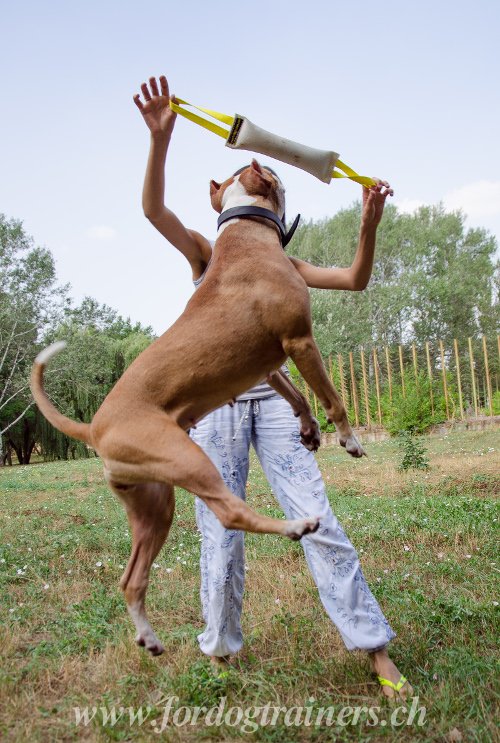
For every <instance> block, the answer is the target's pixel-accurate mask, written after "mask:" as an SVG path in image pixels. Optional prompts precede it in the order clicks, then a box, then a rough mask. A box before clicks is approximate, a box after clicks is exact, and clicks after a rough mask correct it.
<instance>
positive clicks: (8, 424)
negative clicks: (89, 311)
mask: <svg viewBox="0 0 500 743" xmlns="http://www.w3.org/2000/svg"><path fill="white" fill-rule="evenodd" d="M0 266H1V273H0V462H1V463H3V461H4V457H3V450H2V439H3V440H6V441H7V442H8V444H9V445H10V446H12V447H13V448H14V449H15V451H16V453H17V456H18V459H19V461H20V463H21V464H27V463H28V462H29V460H30V456H31V452H32V449H33V446H34V440H35V435H34V431H35V428H36V421H37V414H36V413H35V412H34V411H31V408H32V405H33V402H32V399H31V393H30V391H29V371H30V368H31V364H32V362H33V359H34V357H35V355H36V353H37V350H38V348H39V339H40V336H41V334H42V333H43V332H44V330H45V329H46V328H47V327H49V326H50V325H51V324H52V323H54V322H55V321H56V320H57V318H58V317H60V315H61V313H62V312H63V309H64V306H65V305H66V303H67V287H64V286H63V287H59V286H57V284H56V274H55V266H54V260H53V258H52V255H51V254H50V252H49V251H48V250H46V249H45V248H39V247H35V246H34V244H33V240H32V238H31V237H30V236H29V235H27V234H26V232H25V231H24V229H23V226H22V223H21V222H19V221H18V220H7V219H6V218H5V217H4V216H3V215H0ZM30 411H31V412H30ZM28 413H29V414H28Z"/></svg>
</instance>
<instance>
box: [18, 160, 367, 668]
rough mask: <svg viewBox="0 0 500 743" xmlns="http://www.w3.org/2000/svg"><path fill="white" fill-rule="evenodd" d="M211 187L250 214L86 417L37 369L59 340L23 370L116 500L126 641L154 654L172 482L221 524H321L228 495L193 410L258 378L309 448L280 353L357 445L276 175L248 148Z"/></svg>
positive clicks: (313, 425)
mask: <svg viewBox="0 0 500 743" xmlns="http://www.w3.org/2000/svg"><path fill="white" fill-rule="evenodd" d="M210 197H211V202H212V206H213V208H214V209H215V211H216V212H218V213H219V214H221V215H222V217H224V212H227V210H229V209H232V210H236V209H238V210H240V211H241V207H252V208H253V211H254V214H251V213H249V212H248V210H247V213H242V214H241V215H240V216H238V215H237V213H236V211H232V212H231V215H235V216H231V217H230V218H229V219H227V220H222V221H223V223H221V226H220V227H219V231H218V237H217V241H216V243H215V248H214V251H213V257H212V260H211V262H210V265H209V267H208V269H207V274H206V277H205V280H204V281H203V284H202V285H201V286H200V287H199V289H198V290H197V291H196V292H195V294H194V295H193V297H192V298H191V299H190V301H189V302H188V304H187V306H186V309H185V310H184V312H183V313H182V315H181V316H180V317H179V319H178V320H177V321H176V322H175V323H174V324H173V325H172V326H171V327H170V328H169V329H168V330H167V331H166V332H165V333H164V334H163V335H162V336H161V337H160V338H158V339H157V340H155V341H154V342H153V343H152V344H151V345H150V346H149V347H148V348H147V349H146V350H145V351H143V352H142V353H141V354H140V356H138V358H137V359H136V360H135V361H134V362H133V363H132V364H131V365H130V366H129V368H128V369H127V370H126V371H125V373H124V374H123V376H122V377H121V378H120V379H119V380H118V382H117V383H116V385H115V386H114V388H113V389H112V390H111V391H110V393H109V394H108V395H107V397H106V398H105V400H104V402H103V403H102V405H101V407H100V408H99V410H98V411H97V413H96V414H95V416H94V418H93V420H92V422H91V423H80V422H77V421H73V420H71V419H69V418H67V417H66V416H64V415H62V414H61V413H60V412H59V411H58V410H57V409H56V408H55V406H54V405H53V404H52V402H51V401H50V400H49V398H48V396H47V394H46V392H45V390H44V384H43V374H44V369H45V367H46V365H47V364H48V362H49V361H50V359H51V358H52V357H53V356H55V355H56V354H57V353H59V352H60V351H61V350H62V348H63V347H64V345H65V344H64V343H63V342H59V343H55V344H53V345H52V346H49V347H48V348H46V349H45V350H43V351H42V352H41V353H40V354H39V355H38V356H37V358H36V360H35V363H34V365H33V370H32V379H31V388H32V392H33V396H34V398H35V401H36V403H37V405H38V407H39V408H40V410H41V412H42V413H43V415H44V416H45V417H46V418H47V420H48V421H49V422H50V423H51V424H52V425H53V426H55V427H56V428H57V429H59V430H60V431H62V432H63V433H65V434H66V435H67V436H71V437H73V438H76V439H79V440H81V441H84V442H86V443H87V444H88V445H89V446H92V447H93V448H94V449H95V450H96V452H97V453H98V454H99V456H100V457H101V458H102V460H103V464H104V474H105V478H106V480H107V482H108V484H109V486H110V487H111V489H112V490H113V492H114V493H116V495H118V496H119V498H120V499H121V500H122V501H123V503H124V506H125V509H126V512H127V517H128V520H129V524H130V528H131V533H132V553H131V556H130V559H129V562H128V564H127V567H126V569H125V572H124V574H123V576H122V578H121V581H120V585H121V587H122V589H123V591H124V594H125V598H126V601H127V608H128V611H129V613H130V615H131V617H132V619H133V621H134V624H135V627H136V630H137V636H136V641H137V643H138V644H139V645H141V646H144V647H146V648H147V649H148V650H149V651H150V652H151V653H152V654H153V655H158V654H159V653H161V652H163V647H162V645H161V643H160V641H159V640H158V638H157V637H156V635H155V633H154V631H153V629H152V627H151V625H150V623H149V621H148V619H147V616H146V611H145V596H146V590H147V585H148V579H149V573H150V568H151V565H152V563H153V561H154V559H155V557H156V555H157V554H158V552H159V551H160V549H161V547H162V545H163V543H164V541H165V539H166V537H167V535H168V532H169V529H170V526H171V523H172V518H173V513H174V486H178V487H182V488H184V489H186V490H188V491H190V492H191V493H193V494H194V495H196V496H198V497H199V498H201V499H203V500H204V501H205V503H206V504H207V506H208V507H209V508H211V509H212V511H213V512H214V513H215V515H216V516H217V518H218V519H219V520H220V521H221V523H222V524H223V525H224V527H226V528H228V529H242V530H245V531H250V532H257V533H269V534H281V535H283V536H287V537H290V538H291V539H300V538H301V537H302V536H304V535H305V534H309V533H311V532H314V531H316V529H317V528H318V526H319V520H318V518H317V517H315V516H311V517H308V518H305V519H296V520H286V521H285V520H282V519H275V518H270V517H268V516H263V515H260V514H257V513H255V512H254V511H253V510H252V509H251V508H250V507H249V506H248V505H247V504H246V503H245V502H244V501H242V500H240V499H239V498H237V497H236V496H235V495H233V493H231V491H230V490H229V489H228V488H227V487H226V485H225V484H224V481H223V480H222V478H221V476H220V475H219V473H218V471H217V469H216V468H215V466H214V465H213V464H212V462H211V461H210V460H209V458H208V457H207V456H206V455H205V454H204V452H203V451H202V450H201V449H200V448H199V447H198V446H197V445H196V444H195V443H194V442H193V441H192V440H191V439H190V437H189V435H188V433H187V432H188V430H189V429H190V428H193V427H194V426H196V423H197V421H199V420H200V419H202V418H203V417H204V416H205V415H207V414H208V413H209V412H211V411H212V410H215V409H217V408H219V407H221V406H222V405H224V404H228V403H229V404H231V402H232V401H233V400H234V398H235V397H236V396H238V395H240V394H242V393H243V392H245V391H246V390H248V389H250V388H251V387H253V386H254V385H255V384H257V383H259V382H261V381H262V380H263V379H268V381H269V383H270V384H271V386H273V387H274V388H275V389H276V391H277V392H279V393H280V394H282V395H283V397H285V399H287V400H288V402H290V404H291V405H292V407H293V409H294V412H295V414H296V415H297V416H299V417H300V420H301V437H302V441H303V443H304V444H305V445H306V446H308V447H309V448H311V449H317V448H318V445H319V430H318V426H317V422H316V421H315V420H314V418H313V417H312V414H311V411H310V408H309V406H308V404H307V401H306V400H305V398H304V396H303V395H302V394H301V393H300V392H299V391H298V390H297V389H296V388H295V387H294V386H293V385H292V384H291V382H290V381H289V380H288V379H287V378H286V376H285V375H283V374H282V373H281V372H279V371H277V370H278V369H279V367H280V366H281V365H282V364H283V363H284V362H285V360H286V359H287V358H288V357H290V358H291V359H292V360H293V361H294V362H295V364H296V366H297V368H298V370H299V371H300V373H301V374H302V376H303V378H304V379H305V381H306V382H307V383H308V384H309V386H310V387H311V388H312V390H313V391H314V392H315V394H316V395H317V397H318V399H319V400H320V402H321V404H322V405H323V407H324V409H325V412H326V415H327V419H328V421H329V422H333V423H335V426H336V428H337V432H338V436H339V441H340V443H341V445H342V446H344V447H345V448H346V450H347V451H348V452H349V453H350V454H351V455H352V456H355V457H360V456H362V455H363V454H364V453H365V452H364V451H363V448H362V447H361V445H360V443H359V441H358V440H357V439H356V437H355V435H354V433H353V431H352V429H351V427H350V425H349V422H348V420H347V415H346V411H345V409H344V406H343V404H342V400H341V398H340V397H339V395H338V393H337V392H336V390H335V389H334V387H333V385H332V384H331V382H330V380H329V378H328V375H327V373H326V370H325V368H324V365H323V362H322V359H321V356H320V353H319V350H318V347H317V345H316V343H315V341H314V339H313V335H312V320H311V310H310V302H309V293H308V289H307V286H306V283H305V281H304V280H303V278H302V277H301V276H300V274H299V273H298V271H297V270H296V268H295V267H294V265H293V264H292V262H291V261H290V260H289V258H288V257H287V255H286V254H285V252H284V250H283V247H282V242H283V234H284V230H283V225H282V222H281V220H282V219H283V216H284V204H285V200H284V188H283V185H282V183H281V181H280V180H279V178H278V177H276V176H274V175H273V174H272V173H271V172H269V171H268V170H265V169H263V168H261V166H260V165H259V163H258V162H257V161H256V160H253V161H252V164H251V165H250V166H249V167H248V168H246V169H245V170H243V171H242V172H241V173H239V174H238V175H236V176H232V177H231V178H229V179H228V180H226V181H224V182H223V183H222V184H219V183H216V182H215V181H211V184H210ZM244 211H245V210H243V212H244ZM250 211H251V210H250ZM269 213H272V215H275V218H274V219H273V218H272V217H271V216H269ZM225 216H229V214H227V215H225ZM220 221H221V220H220Z"/></svg>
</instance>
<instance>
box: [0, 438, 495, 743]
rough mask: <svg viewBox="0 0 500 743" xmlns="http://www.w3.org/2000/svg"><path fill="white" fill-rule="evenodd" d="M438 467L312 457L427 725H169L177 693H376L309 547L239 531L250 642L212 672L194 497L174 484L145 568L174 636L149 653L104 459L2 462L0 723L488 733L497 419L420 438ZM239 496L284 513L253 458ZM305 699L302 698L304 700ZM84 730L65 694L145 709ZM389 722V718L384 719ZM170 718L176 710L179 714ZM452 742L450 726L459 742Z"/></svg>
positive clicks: (373, 698)
mask: <svg viewBox="0 0 500 743" xmlns="http://www.w3.org/2000/svg"><path fill="white" fill-rule="evenodd" d="M427 444H428V447H429V456H430V462H431V469H430V470H429V471H428V472H415V471H413V472H408V473H400V472H398V471H397V469H396V464H397V461H398V459H399V458H400V454H399V452H398V450H397V448H396V445H395V443H394V442H393V441H386V442H383V443H378V444H369V445H367V450H368V453H369V458H368V459H363V460H362V461H359V460H358V461H356V460H352V459H349V458H348V457H347V455H346V454H345V452H344V451H343V450H341V449H339V448H337V447H334V448H328V449H323V450H322V451H321V452H320V453H319V455H318V458H319V463H320V466H321V469H322V472H323V474H324V477H325V480H326V482H327V485H328V491H329V497H330V500H331V503H332V506H333V509H334V511H335V513H336V514H337V515H338V517H339V519H340V521H341V523H342V524H343V525H344V528H345V529H346V531H347V533H348V535H349V536H350V538H351V539H352V541H353V542H354V544H355V546H356V547H357V549H358V551H359V552H360V554H361V560H362V565H363V569H364V572H365V575H366V577H367V579H368V581H369V583H370V585H371V587H372V589H373V591H374V593H375V595H376V596H377V598H378V600H379V601H380V603H381V605H382V608H383V609H384V611H385V613H386V615H387V616H388V618H389V620H390V621H391V624H392V625H393V627H394V629H395V630H396V631H397V633H398V639H397V640H396V641H395V642H394V644H393V646H392V653H393V656H394V658H395V660H396V662H397V663H398V665H399V666H400V668H401V669H402V670H403V672H404V673H405V674H406V675H407V676H409V677H410V679H411V681H412V683H413V685H414V687H415V693H416V694H418V696H419V703H420V705H424V706H425V707H426V709H427V717H426V721H425V724H424V725H422V726H417V725H412V726H406V725H403V726H398V727H395V726H393V725H391V724H390V723H388V724H386V725H385V726H383V725H377V726H374V725H370V724H369V723H370V718H369V716H368V714H367V713H366V712H363V711H362V712H361V713H360V717H359V719H358V721H357V722H355V723H354V724H346V725H343V724H341V722H342V721H341V722H339V721H338V720H337V718H336V716H335V717H334V718H333V724H331V725H330V726H327V725H322V726H315V725H311V726H305V725H300V726H295V725H291V726H290V725H287V724H286V723H285V721H284V719H283V718H282V717H281V718H279V719H278V721H277V724H276V725H274V726H271V725H263V726H261V727H260V728H259V729H258V730H257V731H255V732H244V731H243V730H242V728H241V725H240V726H232V725H231V724H230V721H229V723H228V724H223V725H222V726H218V725H205V724H195V725H190V724H187V725H184V726H182V727H181V726H175V725H170V726H169V727H167V728H166V729H165V730H163V732H162V733H161V734H157V732H155V730H156V731H157V730H158V727H157V728H154V727H153V726H152V725H151V720H152V719H159V720H161V718H162V715H163V708H164V706H165V704H167V700H168V699H169V697H172V696H176V697H178V698H179V702H178V703H177V706H180V705H186V706H191V707H193V706H196V705H198V706H201V705H204V706H206V707H212V706H216V705H218V704H219V703H220V700H221V699H223V698H224V697H226V699H227V708H229V707H231V706H237V705H241V706H242V707H244V708H246V707H249V706H250V705H258V706H265V705H266V704H267V703H269V702H270V703H271V705H273V706H274V705H276V706H285V707H288V708H290V707H292V706H293V705H301V706H302V705H307V704H311V705H313V706H314V707H315V708H316V707H321V706H323V707H328V706H334V707H335V709H336V710H338V709H340V708H342V707H345V706H351V707H353V708H354V707H359V706H364V707H376V706H380V707H381V708H382V709H381V712H380V716H381V718H382V717H384V715H385V718H387V719H389V716H390V714H391V708H390V706H388V704H387V703H386V702H384V701H383V700H382V697H381V694H380V691H379V688H378V685H377V683H376V681H375V680H374V678H373V676H372V675H371V673H370V668H369V663H368V660H367V658H366V657H365V656H364V655H363V654H358V653H348V652H347V651H345V650H344V648H343V645H342V643H341V641H340V640H339V637H338V634H337V632H336V630H335V628H334V627H333V626H332V625H331V623H330V621H329V620H328V618H327V616H326V615H325V613H324V611H323V608H322V606H321V604H320V602H319V600H318V598H317V594H316V590H315V586H314V584H313V583H312V581H311V579H310V577H309V574H308V572H307V569H306V566H305V561H304V559H303V555H302V551H301V547H300V544H295V543H291V542H289V541H286V540H284V539H281V538H278V537H272V536H259V537H255V536H252V535H248V536H247V538H246V544H247V563H248V573H247V590H246V594H245V608H244V623H243V626H244V632H245V640H246V641H245V647H244V650H243V651H242V653H241V656H240V658H239V661H238V663H237V665H236V666H235V667H234V668H231V669H230V670H229V671H228V672H227V673H226V674H224V675H223V676H222V677H221V678H217V677H215V676H214V675H213V673H212V672H211V671H210V669H209V664H208V662H207V660H206V658H205V657H204V656H202V655H201V654H200V652H199V650H198V646H197V641H196V635H197V634H198V633H199V632H200V631H201V629H202V626H203V625H202V622H201V616H200V605H199V597H198V581H199V568H198V559H199V535H198V533H197V530H196V526H195V521H194V504H193V498H192V496H190V495H188V494H186V493H183V492H179V493H178V498H177V510H176V515H175V517H174V526H173V528H172V531H171V534H170V537H169V539H168V542H167V544H166V545H165V547H164V548H163V550H162V552H161V553H160V555H159V557H158V558H157V562H156V563H155V566H154V568H153V570H152V575H151V585H150V590H149V594H148V598H149V602H148V603H149V613H150V618H151V620H152V624H153V626H154V628H155V630H156V631H157V633H158V635H159V637H160V639H161V640H162V642H163V643H164V645H165V647H166V652H165V654H164V655H163V656H161V657H159V658H152V657H149V656H148V655H147V654H146V652H145V651H143V650H141V649H139V648H137V647H136V646H135V644H134V641H133V636H134V632H133V627H132V623H131V621H130V620H129V618H128V615H127V613H126V609H125V604H124V600H123V598H122V595H121V592H120V589H119V587H118V581H119V578H120V575H121V573H122V572H123V567H124V566H125V564H126V562H127V559H128V555H129V550H130V540H129V535H128V528H127V522H126V518H125V513H124V510H123V508H122V507H121V505H120V504H119V503H118V502H117V501H116V500H115V498H114V496H113V495H112V494H111V492H110V491H108V489H107V487H106V486H105V484H104V480H103V477H102V468H101V464H100V461H99V460H98V459H89V460H80V461H76V462H55V463H48V464H33V465H30V466H26V467H11V468H10V467H6V468H4V469H3V470H0V490H1V531H2V534H1V546H0V597H1V601H0V621H1V623H2V626H3V632H2V638H1V651H2V666H1V672H0V707H1V712H0V737H1V738H2V740H8V741H27V740H29V741H69V740H96V741H101V740H123V741H136V740H154V739H160V740H168V741H181V740H182V741H195V740H227V741H235V740H244V739H247V740H259V741H260V740H262V741H276V742H279V743H282V742H283V743H286V742H287V741H354V740H355V741H379V740H398V741H446V740H449V741H451V740H464V741H477V742H478V743H486V742H488V741H493V740H496V739H497V738H496V735H497V734H496V727H495V723H496V718H495V715H496V713H498V707H497V706H496V705H497V703H498V678H499V668H498V629H499V624H498V610H499V608H498V603H497V602H498V600H499V597H498V574H499V565H498V562H497V536H498V503H497V501H496V496H498V491H499V479H498V474H499V472H500V454H499V452H500V433H499V432H498V431H487V432H478V433H467V432H462V433H450V434H449V435H448V436H445V437H442V438H438V437H434V438H429V439H428V440H427ZM248 500H249V503H250V504H251V505H252V506H253V507H254V508H256V509H259V510H261V511H263V512H266V513H269V514H273V515H281V514H280V511H279V509H278V508H277V506H276V504H275V502H274V500H273V497H272V495H271V493H270V489H269V486H268V484H267V482H266V481H265V479H264V477H263V475H262V472H261V471H260V468H259V466H258V464H257V463H256V462H254V463H253V464H252V467H251V474H250V483H249V492H248ZM311 698H314V701H313V702H308V700H310V699H311ZM148 705H149V708H150V710H149V712H148V718H147V720H145V721H144V723H143V724H142V725H140V724H139V723H138V722H136V723H135V724H133V725H131V724H130V720H129V715H128V712H127V713H126V714H123V715H121V716H119V719H118V720H117V722H116V724H113V721H112V720H111V721H109V720H108V722H107V724H103V722H102V715H100V713H98V714H96V716H95V717H94V718H93V720H92V721H91V722H90V723H89V724H88V725H86V726H85V725H83V724H80V725H77V724H76V722H75V713H74V709H73V708H74V707H79V708H84V707H89V708H92V707H98V708H100V707H104V708H106V709H108V708H111V707H115V708H116V709H119V708H120V707H123V708H126V709H127V708H129V707H132V708H134V709H137V708H139V707H141V706H142V707H143V709H144V710H145V713H146V708H147V707H148ZM385 718H384V719H385ZM178 719H181V718H178ZM460 736H461V737H460Z"/></svg>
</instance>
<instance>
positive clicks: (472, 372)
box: [468, 338, 479, 418]
mask: <svg viewBox="0 0 500 743" xmlns="http://www.w3.org/2000/svg"><path fill="white" fill-rule="evenodd" d="M468 341H469V362H470V378H471V380H472V397H473V400H474V415H475V416H476V418H477V416H478V415H479V411H478V408H477V391H476V373H475V371H474V355H473V353H472V338H468Z"/></svg>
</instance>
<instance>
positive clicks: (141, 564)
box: [109, 480, 175, 655]
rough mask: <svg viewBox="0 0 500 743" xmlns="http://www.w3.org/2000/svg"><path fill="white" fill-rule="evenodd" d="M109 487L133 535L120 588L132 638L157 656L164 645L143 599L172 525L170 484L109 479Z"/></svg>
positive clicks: (172, 493) (172, 492)
mask: <svg viewBox="0 0 500 743" xmlns="http://www.w3.org/2000/svg"><path fill="white" fill-rule="evenodd" d="M109 485H110V486H111V488H112V490H113V491H114V492H115V493H116V494H117V495H118V496H119V497H120V499H121V500H122V501H123V503H124V505H125V509H126V512H127V518H128V521H129V524H130V530H131V532H132V554H131V555H130V559H129V561H128V564H127V567H126V568H125V572H124V573H123V576H122V578H121V581H120V586H121V588H122V590H123V592H124V594H125V599H126V601H127V609H128V611H129V614H130V616H131V617H132V620H133V622H134V624H135V627H136V630H137V635H136V638H135V639H136V642H137V644H138V645H141V646H143V647H146V648H147V649H148V650H149V651H150V652H151V653H152V654H153V655H160V653H163V645H162V644H161V642H160V641H159V640H158V638H157V637H156V635H155V633H154V631H153V628H152V627H151V625H150V623H149V621H148V618H147V616H146V609H145V597H146V590H147V587H148V581H149V571H150V569H151V565H152V564H153V560H154V559H155V557H156V555H157V554H158V552H159V551H160V549H161V548H162V545H163V543H164V541H165V539H166V538H167V534H168V532H169V529H170V525H171V523H172V518H173V514H174V505H175V500H174V489H173V487H172V486H171V485H168V484H166V483H158V482H148V483H141V484H135V485H121V484H119V483H115V482H113V480H110V481H109Z"/></svg>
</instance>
